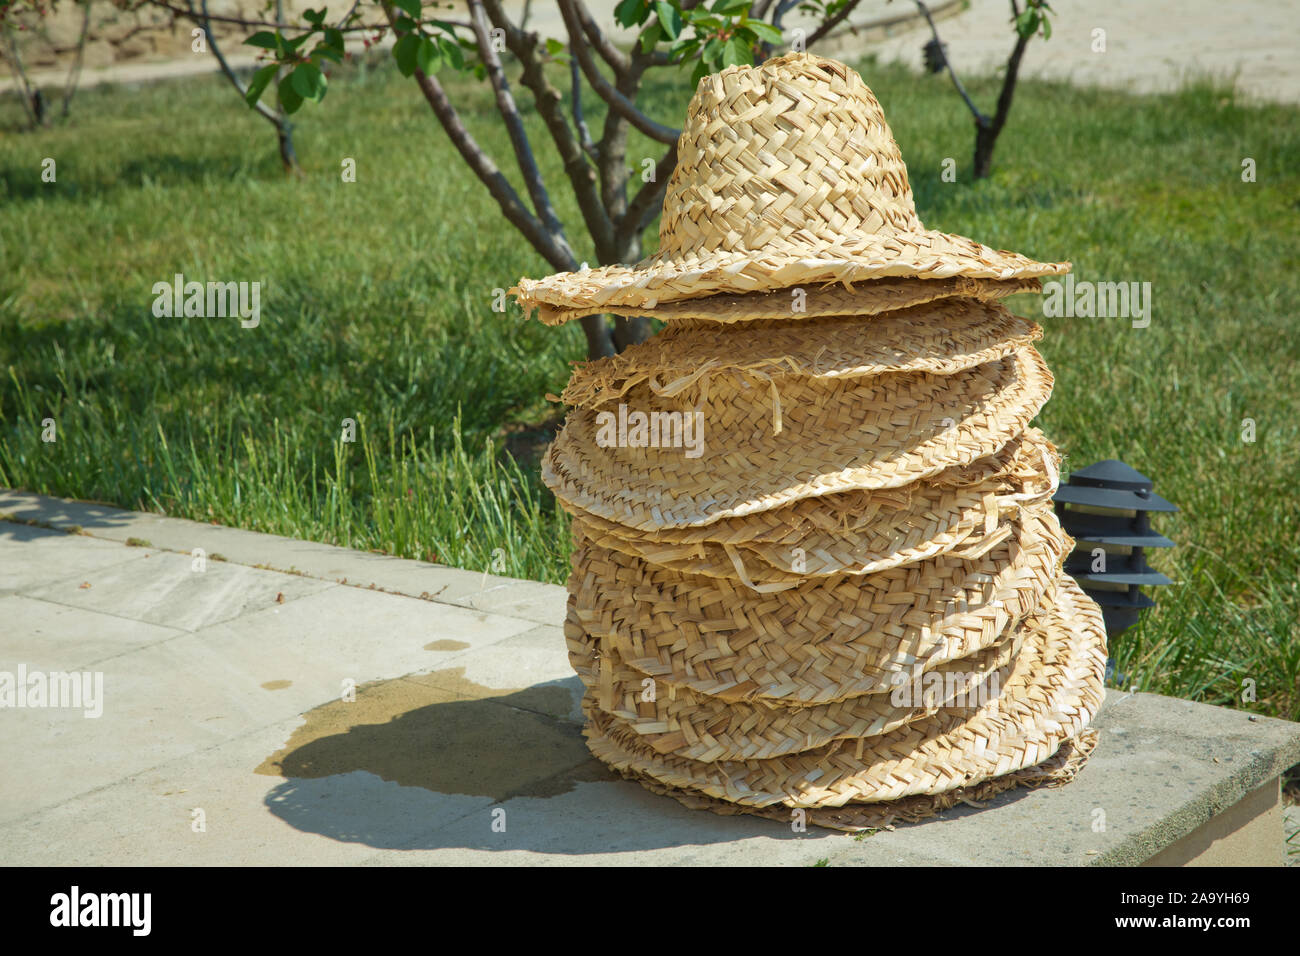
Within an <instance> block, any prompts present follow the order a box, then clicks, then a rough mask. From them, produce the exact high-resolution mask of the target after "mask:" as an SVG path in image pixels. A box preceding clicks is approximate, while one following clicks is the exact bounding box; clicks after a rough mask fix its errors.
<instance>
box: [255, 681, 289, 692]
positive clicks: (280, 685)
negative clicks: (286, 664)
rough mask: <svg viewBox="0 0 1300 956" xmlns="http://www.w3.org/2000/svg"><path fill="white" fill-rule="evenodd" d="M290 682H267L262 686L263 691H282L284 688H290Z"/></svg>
mask: <svg viewBox="0 0 1300 956" xmlns="http://www.w3.org/2000/svg"><path fill="white" fill-rule="evenodd" d="M292 686H293V681H291V680H269V681H267V682H266V683H265V684H263V685H262V689H263V690H284V689H285V688H286V687H292Z"/></svg>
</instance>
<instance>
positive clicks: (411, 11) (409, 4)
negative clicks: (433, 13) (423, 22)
mask: <svg viewBox="0 0 1300 956" xmlns="http://www.w3.org/2000/svg"><path fill="white" fill-rule="evenodd" d="M393 6H395V7H397V9H399V10H401V11H402V12H403V13H405V14H406V15H407V16H408V17H410V18H411V19H412V20H418V19H420V0H393Z"/></svg>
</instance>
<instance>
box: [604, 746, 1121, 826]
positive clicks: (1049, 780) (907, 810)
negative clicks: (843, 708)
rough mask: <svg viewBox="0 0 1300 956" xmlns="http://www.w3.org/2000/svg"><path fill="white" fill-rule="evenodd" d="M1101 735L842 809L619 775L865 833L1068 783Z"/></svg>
mask: <svg viewBox="0 0 1300 956" xmlns="http://www.w3.org/2000/svg"><path fill="white" fill-rule="evenodd" d="M1097 737H1098V734H1097V731H1095V730H1093V729H1092V728H1088V729H1085V730H1083V731H1081V732H1080V733H1079V734H1078V735H1077V736H1075V737H1072V738H1071V739H1069V740H1067V741H1065V743H1063V744H1061V747H1060V749H1059V750H1057V751H1056V753H1054V754H1052V756H1050V757H1048V758H1047V759H1046V760H1044V761H1043V762H1042V763H1039V764H1035V765H1034V766H1032V767H1026V768H1025V769H1024V770H1016V771H1014V772H1013V773H1008V774H1004V775H1003V776H1001V777H990V778H989V779H988V780H985V781H984V782H982V783H977V784H975V785H974V786H971V787H958V788H956V789H955V790H945V791H944V792H943V793H934V794H920V795H918V796H914V797H903V798H902V799H900V800H883V801H881V802H879V803H850V804H846V805H845V806H843V807H810V808H806V809H799V810H794V809H791V808H789V807H785V806H783V805H781V804H774V805H772V806H767V807H751V806H746V805H745V804H742V803H731V802H730V801H728V800H719V799H717V798H716V797H706V796H704V795H703V794H699V793H693V792H691V791H689V790H682V789H680V788H678V787H668V786H665V785H663V784H661V783H660V782H659V781H657V780H652V779H651V778H649V777H646V776H643V775H641V774H638V773H636V772H635V771H630V770H619V771H618V773H619V774H620V775H621V776H623V777H625V778H626V779H628V780H634V781H636V782H637V783H639V784H640V785H641V786H643V787H645V788H646V789H647V790H649V791H650V792H651V793H657V794H660V795H662V796H665V797H672V798H673V799H674V800H676V801H677V802H678V803H680V804H681V805H682V806H684V807H687V808H688V809H691V810H708V811H710V812H712V813H717V814H720V815H722V816H735V815H738V814H746V815H752V816H758V817H764V818H766V819H768V820H778V821H780V822H781V823H785V824H789V823H791V822H793V820H794V818H795V815H796V814H802V817H803V822H804V823H805V824H812V825H813V826H819V827H825V828H827V829H829V830H841V831H843V832H845V833H861V832H863V831H870V830H883V829H892V828H893V827H894V825H895V824H897V823H919V822H921V821H922V820H927V819H929V818H931V817H933V816H935V815H936V814H939V813H942V812H943V811H944V810H948V809H950V808H952V807H955V806H957V805H958V804H966V805H968V806H972V807H974V808H976V809H977V810H982V809H983V808H984V804H985V801H987V800H991V799H992V798H993V797H995V796H997V795H998V794H1000V793H1005V792H1006V791H1008V790H1014V789H1016V788H1017V787H1024V788H1026V789H1030V790H1035V789H1038V788H1040V787H1041V788H1045V789H1053V788H1056V787H1063V786H1065V785H1066V784H1068V783H1070V782H1072V781H1073V780H1074V778H1075V777H1076V776H1078V774H1079V771H1081V770H1082V769H1083V768H1084V766H1085V765H1086V764H1087V762H1088V758H1089V757H1090V756H1091V755H1092V751H1093V750H1094V749H1095V748H1096V746H1097Z"/></svg>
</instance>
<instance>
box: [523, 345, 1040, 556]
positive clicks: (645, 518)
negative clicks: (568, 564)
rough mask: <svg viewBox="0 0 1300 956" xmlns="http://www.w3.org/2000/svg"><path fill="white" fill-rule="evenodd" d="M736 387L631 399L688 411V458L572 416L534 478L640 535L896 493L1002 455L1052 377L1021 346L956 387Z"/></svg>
mask: <svg viewBox="0 0 1300 956" xmlns="http://www.w3.org/2000/svg"><path fill="white" fill-rule="evenodd" d="M738 382H740V383H741V384H740V386H739V387H738V385H737V383H738ZM744 385H745V380H743V379H736V378H735V377H733V376H721V377H720V378H719V380H718V381H714V380H712V379H702V380H699V381H697V382H695V383H693V384H692V385H691V386H690V387H688V388H687V389H685V390H684V391H682V392H680V393H678V394H677V395H675V396H672V397H665V396H660V395H655V394H654V393H653V392H652V391H651V389H650V387H649V386H648V385H647V384H642V385H638V386H634V387H632V388H630V389H629V390H628V391H627V392H626V394H625V407H626V408H628V409H634V410H637V411H640V412H642V413H644V414H646V415H647V416H652V415H654V414H655V413H660V416H661V417H662V416H663V415H664V414H665V413H667V414H668V415H671V414H673V413H677V414H678V415H679V416H681V415H683V414H684V415H686V416H689V415H690V413H692V412H694V413H695V420H694V423H698V422H700V421H702V422H705V423H707V427H708V429H709V432H708V434H705V435H703V436H698V435H697V440H699V439H701V438H702V440H700V441H699V447H698V449H696V450H698V455H697V456H696V457H691V456H690V454H689V453H688V451H689V450H688V449H685V448H684V447H666V448H660V447H636V448H633V447H609V442H610V440H611V439H612V437H613V436H612V433H611V432H610V425H611V421H610V419H611V418H612V417H613V413H612V412H608V411H605V412H597V411H596V410H594V409H588V408H578V409H574V410H573V411H571V412H570V413H569V415H568V417H567V419H566V421H565V425H564V429H563V431H561V433H560V435H559V436H558V437H557V438H556V440H555V441H554V442H552V443H551V446H550V448H549V450H548V451H547V454H546V456H545V458H544V459H543V462H542V478H543V480H544V481H545V482H546V484H547V485H548V486H549V487H550V488H551V490H552V491H553V492H555V495H556V497H557V498H559V499H560V501H562V502H563V503H564V504H565V505H566V506H568V507H569V508H570V509H572V510H578V511H586V512H590V513H591V514H594V515H597V516H599V517H602V518H606V519H608V520H610V521H615V522H618V523H619V524H622V525H626V526H628V527H632V528H641V529H645V530H654V529H656V528H661V527H664V526H674V525H675V526H683V525H701V524H709V523H711V522H714V521H717V520H720V519H722V518H726V517H731V516H738V515H747V514H753V513H755V512H760V511H766V510H768V509H770V508H776V507H779V506H781V505H784V504H789V503H791V502H794V501H798V500H800V499H803V498H812V497H817V496H821V495H827V494H832V493H835V492H842V491H853V490H857V489H866V488H873V489H874V488H891V487H899V486H902V485H907V484H911V483H913V482H916V481H920V480H922V479H925V478H929V477H931V476H933V475H936V474H938V473H939V472H941V471H943V470H944V469H946V468H951V467H953V466H955V465H967V464H970V463H971V462H973V461H975V460H977V459H979V458H983V457H985V456H987V455H991V454H993V453H994V452H996V451H997V450H998V449H1000V448H1002V447H1003V446H1004V445H1006V444H1007V443H1008V442H1009V441H1011V440H1012V439H1013V438H1015V437H1016V436H1018V435H1019V434H1020V433H1021V432H1023V431H1024V430H1025V428H1026V427H1027V426H1028V425H1029V422H1030V421H1031V420H1032V419H1033V417H1034V416H1035V415H1037V414H1038V412H1039V410H1040V409H1041V408H1042V406H1043V404H1044V403H1045V402H1046V401H1047V399H1048V397H1049V396H1050V395H1051V390H1052V375H1051V372H1049V371H1048V369H1047V366H1046V364H1045V363H1044V362H1043V360H1042V357H1041V356H1040V355H1039V354H1038V353H1037V352H1036V351H1035V350H1034V349H1033V348H1028V347H1027V348H1022V349H1019V350H1017V351H1016V352H1014V353H1013V354H1011V355H1008V356H1006V357H1005V358H1002V359H999V360H996V361H993V362H986V363H985V364H983V365H978V366H975V367H973V368H969V369H966V370H964V371H961V372H956V373H954V374H952V375H935V374H931V373H928V372H907V373H886V374H881V375H875V376H872V377H870V378H866V379H857V378H848V379H846V378H843V377H825V376H794V375H787V376H783V377H781V378H780V380H779V384H778V380H777V379H776V378H775V377H774V378H772V379H771V380H770V381H768V382H766V383H759V384H755V385H751V386H749V387H744ZM760 389H763V390H764V391H766V392H767V393H768V397H766V398H765V397H764V395H763V392H761V391H760ZM601 416H610V418H602V417H601ZM655 421H659V419H655ZM709 435H716V436H719V438H718V439H717V440H710V439H709Z"/></svg>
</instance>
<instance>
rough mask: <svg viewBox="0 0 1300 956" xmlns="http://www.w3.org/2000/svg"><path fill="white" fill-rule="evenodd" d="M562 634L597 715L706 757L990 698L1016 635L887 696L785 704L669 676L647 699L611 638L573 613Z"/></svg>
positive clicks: (639, 676) (884, 726) (803, 743)
mask: <svg viewBox="0 0 1300 956" xmlns="http://www.w3.org/2000/svg"><path fill="white" fill-rule="evenodd" d="M564 634H565V638H566V640H567V643H568V647H569V660H570V662H571V663H572V664H573V668H574V670H575V671H577V673H578V676H579V677H580V678H581V679H582V682H583V684H584V685H586V687H587V688H588V689H589V690H590V691H591V692H592V694H593V695H594V698H595V700H596V702H597V704H598V706H599V707H600V709H601V710H602V711H604V712H605V713H606V714H609V715H610V716H611V717H614V718H617V719H619V720H622V721H623V722H625V723H626V724H627V726H628V727H629V728H630V729H631V730H632V731H634V732H635V733H637V734H638V735H640V737H641V739H642V740H643V741H644V742H645V743H646V744H647V745H648V746H649V747H651V748H653V749H654V750H655V751H656V752H658V753H665V754H667V753H672V754H676V755H677V756H679V757H689V758H691V759H692V760H699V761H703V762H705V763H712V762H714V761H717V760H750V759H766V758H769V757H780V756H785V755H787V754H792V753H798V752H800V751H804V750H812V749H815V748H818V747H822V746H825V745H826V744H829V743H833V742H834V741H836V740H842V739H844V738H850V737H851V738H854V739H856V738H858V737H874V736H879V735H881V734H885V733H888V732H890V731H892V730H896V729H897V728H899V727H901V726H903V725H905V724H910V723H914V722H915V721H917V720H920V719H921V718H923V717H929V716H933V715H934V714H936V713H938V712H939V711H940V710H941V709H942V708H945V707H951V706H957V705H960V704H964V703H965V702H966V701H975V700H977V699H980V698H979V695H980V694H986V695H996V694H997V693H998V692H999V690H1000V688H1001V686H1002V683H1003V682H1005V681H1006V680H1007V678H1008V677H1009V676H1010V674H1011V670H1012V666H1013V664H1014V662H1015V659H1016V654H1017V653H1018V652H1019V650H1020V644H1021V638H1022V632H1021V631H1020V630H1015V631H1012V632H1009V633H1007V634H1004V635H1002V636H1001V637H999V638H998V639H997V641H995V642H994V643H993V644H991V645H990V646H989V647H987V648H984V649H983V650H979V651H976V652H975V653H974V654H971V655H970V656H969V657H965V658H962V659H960V660H955V661H947V662H945V663H942V664H939V665H938V666H936V667H934V668H932V669H931V670H929V671H926V672H924V673H921V672H920V671H919V670H918V672H917V673H916V674H914V675H908V674H899V675H898V676H897V677H896V678H895V679H894V680H893V683H892V685H891V689H890V692H889V693H884V692H882V693H879V694H866V695H863V696H860V697H850V698H846V699H844V700H839V701H835V702H833V703H830V704H812V705H808V706H802V705H793V706H792V705H786V704H780V703H771V702H768V701H764V700H760V699H755V700H752V701H735V700H725V699H722V698H718V697H713V696H711V695H707V694H701V693H699V692H697V691H693V690H690V689H689V688H687V687H684V686H678V685H674V684H670V683H667V682H666V681H656V682H654V684H653V685H652V686H653V687H655V688H656V693H654V694H653V695H649V694H647V687H646V681H645V675H644V674H643V673H642V672H641V671H638V670H636V669H635V668H633V667H629V666H628V665H627V664H625V663H624V662H623V660H622V659H621V658H620V657H619V652H618V650H617V647H616V646H615V645H614V643H613V642H612V641H609V640H607V639H601V638H594V637H592V636H590V635H588V634H586V633H585V632H584V631H583V630H582V628H581V625H580V623H579V620H578V616H577V614H576V612H575V611H574V610H573V609H570V613H569V616H568V618H567V619H566V621H565V628H564ZM917 681H922V683H920V684H917V683H916V682H917ZM934 681H937V682H936V683H930V682H934ZM914 685H915V686H914ZM906 695H911V696H910V697H908V696H906ZM895 696H899V698H900V701H901V703H895V700H894V698H895Z"/></svg>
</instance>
